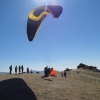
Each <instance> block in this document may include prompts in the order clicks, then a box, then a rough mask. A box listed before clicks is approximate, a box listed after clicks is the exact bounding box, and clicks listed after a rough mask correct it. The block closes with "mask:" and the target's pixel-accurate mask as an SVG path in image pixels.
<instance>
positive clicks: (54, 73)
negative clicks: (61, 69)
mask: <svg viewBox="0 0 100 100" xmlns="http://www.w3.org/2000/svg"><path fill="white" fill-rule="evenodd" d="M57 75H58V72H57V71H56V70H52V71H51V72H50V74H49V76H57Z"/></svg>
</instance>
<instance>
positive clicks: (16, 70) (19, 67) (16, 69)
mask: <svg viewBox="0 0 100 100" xmlns="http://www.w3.org/2000/svg"><path fill="white" fill-rule="evenodd" d="M9 70H10V72H9V74H11V73H12V65H11V66H10V67H9ZM26 70H27V73H29V68H27V69H26ZM18 71H19V74H23V73H24V67H23V65H22V66H20V65H19V66H18V67H17V65H16V66H15V74H17V72H18Z"/></svg>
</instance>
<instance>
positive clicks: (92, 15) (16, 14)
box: [0, 0, 100, 72]
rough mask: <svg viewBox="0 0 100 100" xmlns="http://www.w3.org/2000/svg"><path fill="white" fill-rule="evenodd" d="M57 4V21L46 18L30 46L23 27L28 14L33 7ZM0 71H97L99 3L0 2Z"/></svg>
mask: <svg viewBox="0 0 100 100" xmlns="http://www.w3.org/2000/svg"><path fill="white" fill-rule="evenodd" d="M47 1H48V4H59V5H61V6H62V7H63V12H62V14H61V16H60V17H59V18H58V19H55V18H53V17H52V15H51V14H50V15H49V16H48V17H47V18H46V19H45V21H44V22H43V24H42V26H41V27H40V30H39V31H38V33H37V35H36V37H35V38H34V40H33V41H32V42H29V41H28V38H27V33H26V27H27V18H28V14H29V12H30V11H31V10H32V9H34V8H35V7H38V6H41V5H46V3H47ZM0 10H1V11H0V71H6V72H7V71H9V66H10V65H11V64H12V65H13V72H14V67H15V66H16V65H18V66H19V65H22V64H23V65H24V67H25V70H26V68H27V67H29V68H30V69H33V70H43V68H44V67H45V66H46V65H50V67H53V68H54V69H56V70H60V71H61V70H64V69H65V68H71V69H73V68H74V69H75V68H76V67H77V65H78V64H79V63H85V64H87V65H93V66H97V67H98V68H99V69H100V45H99V44H100V0H1V1H0Z"/></svg>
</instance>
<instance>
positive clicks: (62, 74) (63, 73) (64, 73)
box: [61, 70, 67, 78]
mask: <svg viewBox="0 0 100 100" xmlns="http://www.w3.org/2000/svg"><path fill="white" fill-rule="evenodd" d="M66 74H67V73H66V71H65V70H64V72H63V71H62V72H61V76H62V77H63V76H64V77H65V78H66Z"/></svg>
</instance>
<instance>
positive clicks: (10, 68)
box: [9, 65, 12, 74]
mask: <svg viewBox="0 0 100 100" xmlns="http://www.w3.org/2000/svg"><path fill="white" fill-rule="evenodd" d="M9 70H10V72H9V73H10V74H11V72H12V65H11V66H10V67H9Z"/></svg>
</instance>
